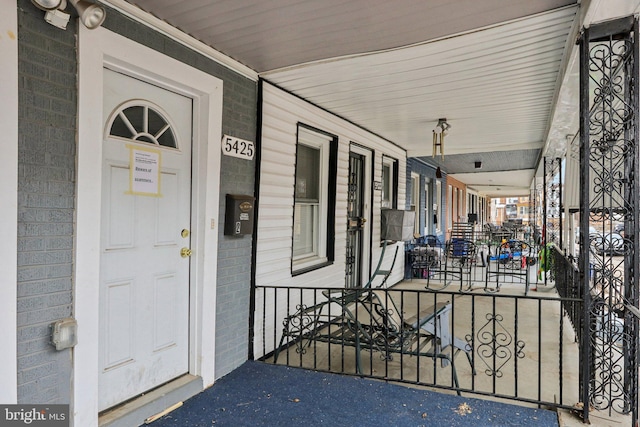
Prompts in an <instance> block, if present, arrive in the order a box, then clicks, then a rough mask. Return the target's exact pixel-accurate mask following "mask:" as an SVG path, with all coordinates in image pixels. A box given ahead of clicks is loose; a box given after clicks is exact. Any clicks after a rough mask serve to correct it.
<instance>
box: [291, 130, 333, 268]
mask: <svg viewBox="0 0 640 427" xmlns="http://www.w3.org/2000/svg"><path fill="white" fill-rule="evenodd" d="M336 159H337V138H336V137H334V136H332V135H329V134H326V133H323V132H319V131H315V130H312V129H310V128H308V127H306V126H303V125H298V143H297V147H296V179H295V189H294V209H293V251H292V272H293V273H303V272H305V271H308V270H312V269H315V268H318V267H321V266H323V265H326V264H327V263H330V262H332V261H333V240H334V231H335V226H334V223H335V193H336V192H335V187H336V186H335V182H336V181H335V175H336Z"/></svg>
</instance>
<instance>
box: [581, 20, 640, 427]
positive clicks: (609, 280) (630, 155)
mask: <svg viewBox="0 0 640 427" xmlns="http://www.w3.org/2000/svg"><path fill="white" fill-rule="evenodd" d="M580 48H581V62H580V64H581V99H580V109H581V124H580V137H581V139H580V147H581V148H580V187H581V194H580V208H581V209H580V211H581V214H582V215H581V218H580V228H581V229H582V230H588V229H589V227H592V229H593V228H595V229H596V231H595V232H593V231H592V232H591V233H586V232H585V233H581V235H580V247H581V252H580V270H581V274H582V277H583V279H582V283H581V286H582V287H583V289H584V299H585V301H584V303H585V304H584V306H585V309H584V314H583V324H582V334H580V336H581V343H580V344H581V356H582V358H583V362H582V366H583V369H582V372H581V384H580V387H581V390H580V391H581V396H582V401H583V402H588V405H587V404H585V405H584V408H585V409H584V410H583V414H582V416H583V418H584V419H585V420H588V418H589V411H588V408H589V407H592V408H595V409H598V410H602V411H608V412H609V413H612V412H618V413H623V414H631V415H632V418H633V421H632V424H633V425H637V421H638V356H637V350H638V331H639V329H638V317H636V315H634V313H637V307H638V274H637V268H638V265H639V260H640V258H639V256H638V250H637V241H638V231H637V226H636V224H638V219H639V217H638V198H639V192H638V180H637V176H636V174H637V170H638V148H637V147H638V86H637V84H638V53H637V51H638V22H637V20H636V19H635V18H633V17H627V18H622V19H619V20H616V21H610V22H608V23H607V24H606V25H605V24H601V25H594V26H591V27H590V28H588V29H585V30H584V32H583V35H582V37H581V41H580ZM619 225H622V228H623V230H624V236H622V235H619V234H617V233H616V232H615V231H616V230H617V228H616V226H619Z"/></svg>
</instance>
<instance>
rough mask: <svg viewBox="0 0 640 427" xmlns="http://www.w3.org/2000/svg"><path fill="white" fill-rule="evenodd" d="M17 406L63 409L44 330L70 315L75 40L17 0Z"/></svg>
mask: <svg viewBox="0 0 640 427" xmlns="http://www.w3.org/2000/svg"><path fill="white" fill-rule="evenodd" d="M18 47H19V50H18V72H19V83H18V84H19V88H18V90H19V100H18V112H19V131H18V132H19V134H18V138H19V142H18V150H19V157H18V174H19V175H18V180H19V181H18V242H17V243H18V265H17V268H18V282H17V292H18V299H17V311H18V319H17V321H18V331H17V346H18V354H17V358H18V402H19V403H69V401H70V384H71V369H72V365H71V352H70V350H63V351H60V352H58V351H56V350H55V349H54V348H53V347H52V346H51V345H50V344H49V343H48V342H49V324H50V323H52V322H54V321H56V320H58V319H61V318H63V317H68V316H71V315H72V313H73V310H72V304H73V301H72V272H73V229H74V227H73V218H74V200H75V194H74V192H75V154H76V151H75V148H76V146H75V125H76V109H77V107H76V106H77V97H76V76H77V68H76V37H75V23H74V22H70V23H69V27H68V29H67V30H66V31H63V30H60V29H58V28H55V27H53V26H51V25H49V24H47V23H46V22H45V21H44V15H43V12H42V11H39V10H37V9H36V8H35V7H34V6H33V5H32V4H31V2H29V1H28V0H20V1H19V2H18Z"/></svg>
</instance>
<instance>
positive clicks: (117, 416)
mask: <svg viewBox="0 0 640 427" xmlns="http://www.w3.org/2000/svg"><path fill="white" fill-rule="evenodd" d="M202 390H203V382H202V378H201V377H198V376H195V375H191V374H186V375H183V376H181V377H179V378H176V379H175V380H173V381H170V382H168V383H166V384H163V385H161V386H160V387H157V388H155V389H153V390H151V391H149V392H147V393H145V394H143V395H141V396H139V397H136V398H134V399H131V400H128V401H126V402H124V403H122V404H120V405H118V406H115V407H113V408H110V409H107V410H105V411H104V412H102V413H100V415H99V417H98V425H99V426H100V427H131V426H139V425H141V424H144V421H145V420H146V419H147V418H149V417H151V416H153V415H156V414H158V413H160V412H162V411H164V410H165V409H167V408H170V407H171V406H173V405H175V404H176V403H179V402H182V401H184V400H186V399H188V398H190V397H193V396H195V395H196V394H198V393H200V392H201V391H202Z"/></svg>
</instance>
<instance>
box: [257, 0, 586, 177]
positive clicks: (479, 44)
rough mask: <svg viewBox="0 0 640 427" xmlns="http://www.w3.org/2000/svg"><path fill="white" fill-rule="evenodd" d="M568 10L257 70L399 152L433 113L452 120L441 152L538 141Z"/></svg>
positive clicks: (425, 138)
mask: <svg viewBox="0 0 640 427" xmlns="http://www.w3.org/2000/svg"><path fill="white" fill-rule="evenodd" d="M575 12H576V8H575V7H568V8H562V9H559V10H555V11H552V12H547V13H543V14H539V15H535V16H532V17H528V18H522V19H518V20H516V21H512V22H508V23H502V24H500V25H497V26H493V27H490V28H486V29H483V30H479V31H474V32H470V33H465V34H462V35H459V36H455V37H449V38H446V39H443V40H438V41H435V42H428V43H423V44H418V45H413V46H410V47H405V48H400V49H392V50H388V51H385V52H378V53H374V54H363V55H357V56H352V57H347V58H339V59H334V60H327V61H319V62H315V63H312V64H303V65H300V66H295V67H290V68H288V69H284V70H279V71H274V72H267V73H263V76H264V78H266V79H267V80H269V81H271V82H273V83H275V84H277V85H280V86H282V87H284V88H285V89H287V90H290V91H292V92H294V93H296V94H298V95H299V96H301V97H303V98H305V99H308V100H310V101H311V102H314V103H316V104H318V105H321V106H322V107H324V108H326V109H328V110H329V111H333V112H335V113H336V114H338V115H340V116H342V117H344V118H346V119H348V120H350V121H352V122H354V123H358V124H359V125H361V126H363V127H365V128H367V129H369V130H371V131H372V132H375V133H377V134H379V135H381V136H383V137H385V138H387V139H389V140H391V141H393V142H395V143H397V144H399V145H401V146H402V147H405V148H406V149H407V151H408V154H409V156H422V155H428V154H430V153H431V151H432V146H431V141H432V132H431V131H432V129H433V128H434V127H435V125H436V123H437V121H438V118H441V117H444V118H447V120H448V122H449V123H450V124H451V125H452V128H451V130H450V132H449V135H448V136H447V137H446V138H445V153H446V154H461V153H468V152H473V151H477V152H486V151H505V150H515V149H531V148H541V147H542V146H543V145H544V141H545V137H546V130H547V126H548V120H549V117H550V114H551V111H552V103H553V99H554V96H555V93H556V89H557V81H558V78H559V75H560V74H559V71H560V64H561V62H562V60H563V55H564V51H565V45H566V44H567V38H568V36H569V34H570V32H571V28H572V25H573V21H574V18H575ZM531 167H534V165H532V166H531Z"/></svg>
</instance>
